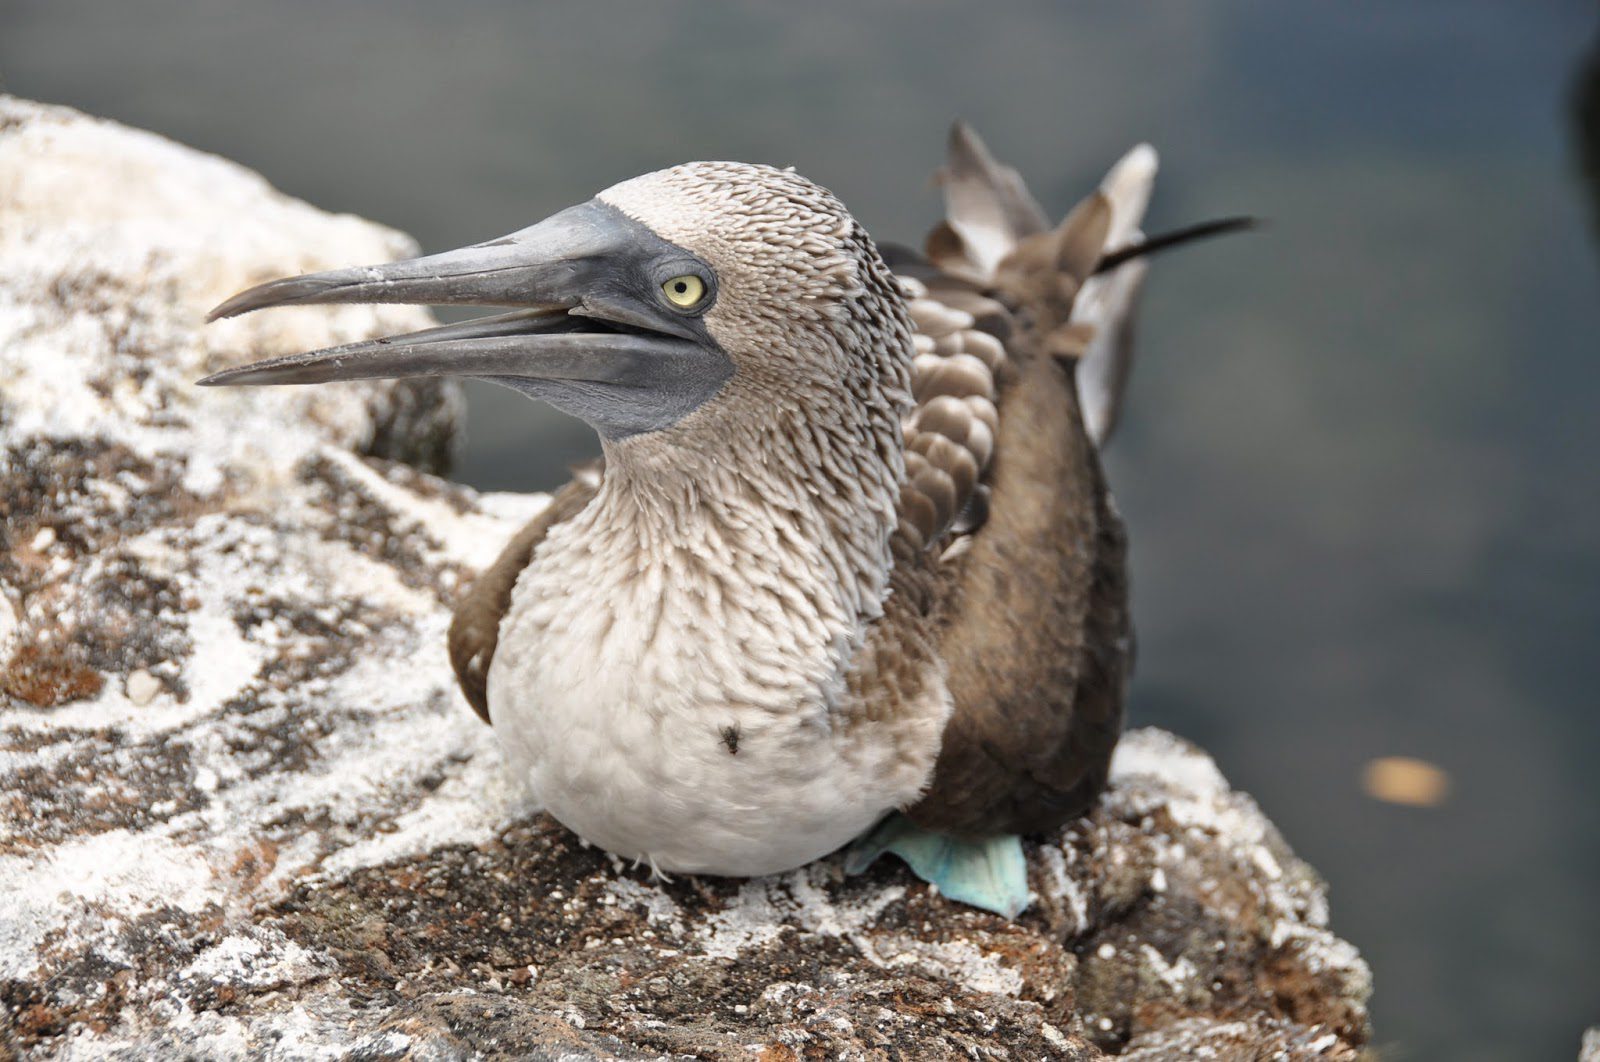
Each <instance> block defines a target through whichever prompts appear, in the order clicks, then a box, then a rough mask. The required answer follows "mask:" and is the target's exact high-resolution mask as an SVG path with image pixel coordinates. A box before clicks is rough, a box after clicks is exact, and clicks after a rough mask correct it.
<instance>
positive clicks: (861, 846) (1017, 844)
mask: <svg viewBox="0 0 1600 1062" xmlns="http://www.w3.org/2000/svg"><path fill="white" fill-rule="evenodd" d="M885 852H893V853H894V854H895V855H897V856H899V857H900V858H901V859H903V860H905V862H906V865H907V866H909V867H910V868H911V872H912V873H913V874H915V875H916V876H917V877H919V878H921V879H922V880H923V881H926V882H927V883H928V884H930V885H933V886H936V887H937V888H938V890H939V892H940V893H942V894H943V895H945V896H948V897H950V898H951V899H952V900H959V901H960V902H961V903H964V904H969V905H971V906H973V907H980V908H982V909H983V910H985V911H993V912H994V913H995V914H998V915H1004V916H1005V917H1007V918H1015V917H1017V915H1019V914H1021V913H1022V912H1023V911H1024V910H1025V909H1026V908H1027V906H1028V901H1029V895H1028V861H1027V859H1026V858H1024V857H1023V854H1022V838H1020V837H1018V836H1016V835H1015V834H1006V835H1003V836H999V837H986V838H984V839H983V840H979V841H962V840H957V839H956V838H954V837H946V836H945V835H944V834H941V833H934V832H932V831H930V830H924V829H922V828H921V827H919V826H915V825H913V824H912V822H911V820H910V819H908V818H906V817H905V816H904V815H900V814H894V815H890V816H889V817H888V818H886V819H884V820H883V821H882V822H880V823H878V825H876V826H874V827H873V828H872V829H871V830H869V831H868V832H867V833H865V834H863V835H862V836H861V837H860V838H858V839H857V840H856V842H855V843H854V844H852V845H851V846H850V851H849V852H848V853H847V854H846V856H845V863H844V869H845V873H847V874H859V873H861V872H862V871H863V870H866V869H867V868H868V867H870V866H871V865H872V864H873V863H874V862H875V861H876V860H877V858H878V857H879V856H881V855H883V853H885Z"/></svg>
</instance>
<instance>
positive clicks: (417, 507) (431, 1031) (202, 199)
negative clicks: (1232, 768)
mask: <svg viewBox="0 0 1600 1062" xmlns="http://www.w3.org/2000/svg"><path fill="white" fill-rule="evenodd" d="M409 250H410V247H409V245H408V243H407V241H406V240H405V239H404V238H403V237H401V236H399V235H397V234H395V233H393V232H389V231H387V230H384V229H381V228H378V227H376V226H374V225H371V224H369V223H367V222H364V221H361V220H358V219H354V218H349V217H331V216H328V215H326V214H322V213H320V212H318V211H315V210H313V209H311V208H309V207H307V206H305V205H304V204H301V203H298V202H294V201H292V200H289V199H286V198H284V197H283V196H281V195H278V194H277V193H275V192H273V191H272V190H271V189H270V188H268V187H267V186H266V185H265V184H264V183H263V182H262V181H261V180H260V179H259V178H258V177H256V176H254V175H252V174H250V173H247V172H245V171H243V170H241V169H239V168H238V167H236V166H234V165H232V164H229V163H227V162H223V161H221V160H218V159H215V158H211V157H207V156H204V155H200V154H197V153H195V152H192V151H189V150H187V149H184V148H181V147H177V146H175V145H173V144H170V143H168V142H165V141H163V140H161V139H159V138H156V137H153V136H150V135H148V134H145V133H140V132H136V131H131V130H127V129H124V128H121V127H118V126H115V125H111V124H109V123H104V122H98V121H94V120H91V119H87V118H84V117H82V116H80V115H77V114H75V113H73V112H70V111H66V110H62V109H57V108H48V107H41V106H39V105H35V104H31V103H27V102H24V101H20V100H16V99H8V98H0V381H3V383H0V514H3V518H4V519H3V526H0V536H3V537H0V661H3V662H4V670H3V672H0V807H3V808H4V816H3V820H0V1005H3V1008H4V1011H3V1014H4V1017H3V1027H0V1055H4V1054H6V1053H17V1054H35V1053H37V1054H42V1055H60V1056H65V1057H79V1056H84V1057H87V1056H94V1057H100V1056H108V1055H109V1056H116V1057H136V1056H137V1057H147V1056H158V1057H165V1056H180V1055H182V1056H190V1057H232V1056H242V1055H269V1056H272V1057H278V1058H302V1057H346V1056H348V1057H360V1058H369V1059H381V1058H457V1057H473V1056H490V1057H493V1056H502V1055H504V1056H532V1057H546V1058H556V1057H562V1058H579V1059H582V1058H613V1057H615V1058H653V1057H678V1056H688V1057H703V1058H726V1059H740V1058H761V1059H768V1060H779V1059H796V1058H800V1057H805V1058H832V1057H857V1058H868V1057H870V1058H955V1057H960V1058H1007V1057H1011V1058H1066V1059H1092V1058H1099V1057H1102V1054H1103V1053H1109V1054H1123V1055H1126V1056H1128V1057H1133V1058H1142V1059H1160V1058H1177V1057H1211V1058H1264V1057H1285V1058H1302V1057H1317V1058H1347V1057H1353V1056H1354V1055H1356V1054H1357V1053H1358V1052H1359V1051H1360V1050H1361V1048H1362V1045H1363V1044H1364V1043H1365V1042H1366V1039H1367V1018H1366V1010H1365V1001H1366V998H1367V995H1368V992H1369V982H1368V974H1367V970H1366V967H1365V965H1364V964H1363V963H1362V961H1361V959H1360V958H1359V956H1358V955H1357V954H1356V952H1355V951H1354V949H1353V948H1351V947H1350V946H1349V945H1348V944H1345V943H1344V942H1343V941H1341V940H1339V939H1338V938H1336V937H1335V936H1333V935H1332V934H1331V933H1330V932H1329V931H1328V929H1327V921H1328V912H1327V907H1326V901H1325V897H1324V890H1323V887H1322V885H1321V884H1320V882H1319V881H1318V880H1317V878H1316V876H1315V875H1314V874H1313V872H1312V871H1311V870H1310V869H1309V868H1308V867H1307V866H1306V865H1305V864H1303V863H1301V862H1300V861H1299V860H1298V859H1296V858H1295V857H1294V855H1293V854H1292V853H1291V852H1290V851H1289V849H1288V848H1287V846H1286V845H1285V844H1284V842H1283V840H1282V839H1281V838H1280V837H1279V836H1278V834H1277V832H1276V831H1275V830H1274V829H1273V827H1272V825H1271V824H1270V823H1269V822H1268V821H1267V820H1266V819H1265V818H1264V817H1263V816H1262V815H1261V813H1260V811H1259V810H1258V809H1257V808H1256V806H1255V805H1254V804H1253V803H1252V802H1251V800H1250V799H1249V798H1248V797H1246V796H1243V795H1241V794H1238V793H1234V792H1232V791H1231V790H1230V789H1229V788H1228V786H1227V784H1226V783H1225V782H1224V781H1223V779H1222V777H1221V776H1220V775H1219V774H1218V772H1217V770H1216V768H1215V767H1214V766H1213V764H1212V763H1211V761H1210V760H1209V759H1208V758H1207V757H1206V756H1205V755H1204V754H1203V753H1201V752H1200V751H1199V750H1197V749H1195V748H1193V747H1192V746H1189V745H1187V744H1185V743H1184V742H1182V741H1180V740H1178V739H1176V738H1174V737H1172V736H1170V735H1168V734H1165V733H1162V732H1159V731H1153V730H1144V731H1136V732H1134V733H1132V734H1130V735H1129V736H1128V737H1127V739H1126V740H1125V741H1124V743H1123V746H1122V749H1121V751H1120V752H1119V754H1118V757H1117V760H1116V767H1115V773H1114V781H1113V786H1112V789H1111V791H1110V793H1109V794H1108V796H1107V798H1106V800H1105V801H1104V802H1103V804H1102V806H1101V807H1100V808H1099V809H1098V810H1096V811H1095V812H1094V814H1093V815H1092V816H1090V817H1089V818H1087V819H1086V820H1084V821H1082V822H1081V823H1079V824H1077V825H1076V826H1074V827H1073V828H1072V829H1070V830H1068V831H1066V832H1065V833H1064V834H1063V835H1062V836H1060V837H1057V838H1052V839H1050V840H1049V841H1048V842H1046V843H1041V844H1039V845H1037V846H1035V847H1034V848H1033V849H1032V852H1031V860H1032V873H1033V887H1034V889H1035V891H1036V893H1037V903H1036V904H1035V906H1034V907H1033V908H1032V909H1031V910H1030V911H1028V912H1027V913H1026V914H1025V915H1024V916H1023V917H1022V918H1020V919H1019V920H1018V921H1017V922H1015V923H1008V922H1006V921H1004V920H1002V919H1000V918H997V917H994V916H991V915H987V914H983V913H980V912H976V911H973V910H969V909H965V908H962V907H959V906H956V905H953V904H951V903H949V902H948V901H945V900H944V899H942V898H940V897H939V896H937V895H935V894H931V893H930V891H929V890H928V889H927V888H926V887H925V886H923V885H922V884H921V883H919V882H916V881H915V880H914V879H912V878H910V877H909V876H908V875H907V874H906V873H905V872H904V871H903V870H902V869H901V868H899V867H898V866H896V865H894V864H892V863H890V862H884V863H882V864H880V865H879V866H877V867H875V868H874V869H873V870H872V871H871V872H870V873H868V874H867V875H865V876H863V877H860V878H845V877H843V876H842V874H841V872H840V869H839V866H838V863H837V861H831V860H829V861H823V862H821V863H819V864H817V865H814V866H812V867H809V868H807V869H805V870H803V871H800V872H796V873H793V874H789V875H785V876H782V877H777V878H773V879H768V880H760V881H750V882H742V883H741V882H728V881H713V880H698V881H697V880H692V879H682V880H677V881H673V882H671V883H656V882H652V881H650V880H649V878H648V877H647V875H646V874H645V873H643V872H641V871H640V870H638V869H635V868H631V867H626V866H621V865H618V864H617V862H616V861H615V860H613V859H611V858H609V857H607V856H606V855H604V854H603V853H601V852H598V851H595V850H592V849H586V848H584V847H583V846H582V845H581V844H579V843H578V842H577V841H576V840H575V839H574V838H573V837H572V836H571V835H569V834H567V833H566V832H565V831H563V830H562V829H561V828H559V827H558V826H556V825H554V824H553V823H551V822H550V821H549V820H547V819H545V818H542V817H540V816H538V815H537V814H536V813H535V812H534V811H533V810H532V809H530V808H528V807H527V806H526V805H525V804H524V803H523V801H522V799H521V798H520V797H519V795H518V794H517V793H516V792H515V791H514V790H513V788H511V786H510V785H509V784H508V783H507V782H506V781H505V780H504V779H503V777H502V775H501V773H500V765H499V757H498V754H497V752H496V750H495V748H494V745H493V742H492V740H491V736H490V734H489V732H488V731H487V730H486V729H485V728H483V727H482V726H481V725H480V724H479V723H478V722H477V721H476V719H474V718H473V717H472V716H471V714H470V713H469V712H468V711H466V709H465V708H464V706H463V705H462V704H461V703H460V702H459V700H458V697H457V694H456V693H455V691H454V688H453V683H452V681H451V678H450V674H449V668H448V666H447V664H446V660H445V654H444V648H443V647H444V637H443V635H444V629H445V625H446V622H447V610H448V603H449V601H450V600H451V598H452V596H453V595H454V593H455V592H456V590H457V588H458V587H459V586H460V585H461V582H462V580H463V578H465V577H466V576H467V575H468V574H469V573H470V572H471V571H472V570H474V569H475V568H476V567H477V566H479V565H481V564H483V563H484V562H485V561H486V560H487V559H488V558H490V557H491V556H492V554H493V552H494V551H495V549H496V548H497V547H498V545H499V544H500V542H501V541H502V540H503V539H504V537H505V536H506V535H507V534H508V533H509V531H510V529H511V528H512V527H513V526H514V524H515V523H516V522H517V521H518V520H520V519H525V518H526V517H527V516H528V515H529V514H530V513H531V512H532V511H534V510H535V509H536V508H537V506H538V505H540V504H542V499H539V498H513V497H503V496H483V495H477V494H474V493H472V492H471V491H468V490H465V489H463V488H460V487H457V486H453V485H451V484H448V483H446V482H443V481H441V480H439V479H435V478H433V477H432V476H430V475H427V474H425V473H424V472H421V471H418V470H417V469H416V468H414V467H412V466H413V465H417V464H423V465H427V464H430V463H435V462H437V461H439V460H441V459H442V457H443V456H444V454H445V453H446V451H447V449H448V445H449V439H450V437H451V433H452V430H453V427H454V422H455V419H456V416H457V410H458V407H459V403H458V400H457V398H456V397H455V395H454V393H453V392H452V391H451V390H449V389H448V388H447V387H441V386H438V385H434V384H425V385H404V386H401V385H393V384H371V385H365V386H354V385H351V386H343V387H335V388H322V389H309V390H299V389H283V390H262V391H255V390H244V391H236V392H228V391H204V390H199V389H196V388H193V387H192V386H190V381H192V380H193V379H194V378H196V377H197V376H200V375H202V374H203V373H205V372H207V371H211V370H214V369H217V368H220V367H223V366H225V365H229V364H236V363H238V362H241V361H244V360H246V359H249V358H255V357H261V356H265V355H268V354H274V353H279V352H282V351H287V350H291V349H298V348H304V347H309V346H316V345H324V344H328V343H333V342H339V341H345V340H353V339H358V338H363V337H366V336H369V335H372V334H375V333H379V332H386V331H395V330H400V329H405V328H412V327H417V326H419V325H421V324H422V323H423V321H424V316H423V315H422V314H421V313H420V312H419V311H415V310H406V309H377V310H375V309H369V308H362V307H349V308H341V309H306V310H298V311H280V312H274V313H272V314H264V315H260V316H257V317H249V318H245V319H243V320H240V321H230V322H226V323H223V324H218V325H214V326H204V325H202V323H201V321H202V317H203V314H204V311H205V310H206V308H208V307H209V306H211V305H212V304H214V303H215V302H217V301H219V300H220V299H221V298H222V297H223V296H225V295H227V294H229V293H231V292H232V291H234V290H237V289H238V288H241V287H243V286H245V285H247V284H249V283H252V282H255V281H258V280H261V279H264V278H266V277H270V276H275V275H279V274H283V273H288V272H296V271H302V270H308V269H314V268H324V267H330V266H335V265H344V264H351V263H356V262H364V261H371V260H376V259H380V258H382V257H384V256H388V255H394V254H399V253H402V252H406V251H409ZM401 462H409V464H407V463H401Z"/></svg>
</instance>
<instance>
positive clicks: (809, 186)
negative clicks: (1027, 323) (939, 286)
mask: <svg viewBox="0 0 1600 1062" xmlns="http://www.w3.org/2000/svg"><path fill="white" fill-rule="evenodd" d="M596 198H597V199H598V200H599V201H600V202H602V203H606V204H608V205H610V206H613V207H615V208H617V209H618V210H620V211H622V212H623V213H624V214H626V215H627V216H628V217H630V218H632V219H634V220H636V221H638V222H639V223H641V224H643V225H645V226H646V227H648V228H649V229H650V230H651V231H653V232H654V233H655V234H656V235H658V236H660V237H661V238H662V239H663V240H666V241H668V242H670V243H673V244H675V245H677V246H679V247H682V248H683V249H685V250H687V251H690V252H692V253H693V254H695V255H697V256H698V257H700V258H701V259H703V260H704V261H705V263H706V264H707V265H709V266H710V267H711V269H712V270H713V271H714V272H715V274H716V280H717V294H716V301H715V304H714V305H712V306H711V308H710V309H709V310H707V311H706V312H705V315H704V318H705V322H706V327H707V330H708V331H709V332H710V333H711V335H712V336H713V337H714V338H715V339H716V340H717V342H718V343H719V344H720V345H721V346H722V348H723V349H724V350H725V351H726V352H727V353H728V355H729V356H730V358H732V359H733V361H734V365H735V378H736V381H737V382H738V383H739V384H740V386H736V387H734V388H732V391H733V394H732V395H730V396H729V397H730V398H735V399H738V400H743V401H748V400H752V399H756V400H759V399H760V398H761V397H766V398H768V399H771V400H774V401H780V402H782V403H784V404H789V403H791V402H792V401H794V400H795V399H797V398H798V399H802V400H803V399H805V398H807V397H812V398H817V399H821V398H822V397H823V395H822V394H821V393H820V391H831V392H833V393H834V395H835V396H837V397H843V396H849V397H850V398H852V399H853V400H855V401H857V402H862V403H870V404H871V405H872V406H874V407H879V408H877V409H875V410H874V411H875V412H879V413H881V414H882V415H884V416H889V415H893V416H894V417H898V415H899V413H900V411H901V409H902V408H903V406H904V404H905V403H907V402H909V400H910V397H909V395H910V389H909V368H910V360H911V356H912V350H911V325H910V321H909V318H908V317H907V315H906V310H905V306H904V300H903V298H902V297H901V295H900V291H899V287H898V285H897V284H896V282H895V280H894V278H893V277H892V276H891V275H890V273H889V270H888V267H887V266H885V265H884V263H883V260H882V259H881V258H880V257H879V255H878V252H877V249H876V248H875V247H874V246H873V244H872V240H871V239H870V238H869V237H868V236H867V234H866V232H865V230H863V229H862V227H861V226H860V225H859V224H857V222H856V220H855V219H854V218H853V217H851V216H850V213H849V211H847V210H846V209H845V208H844V205H843V204H842V203H840V202H839V200H837V199H836V198H834V196H833V195H832V193H830V192H828V191H827V190H826V189H824V188H821V187H819V186H818V185H816V184H813V183H812V182H811V181H809V180H807V179H806V178H804V177H802V176H800V175H799V174H797V173H795V172H794V171H792V170H781V169H776V168H774V167H771V166H757V165H751V164H748V163H740V162H692V163H687V164H684V165H681V166H674V167H672V168H670V169H665V170H660V171H657V172H655V173H649V174H645V175H644V176H642V177H635V178H633V179H632V180H629V181H624V182H622V183H621V184H618V185H615V186H613V187H611V188H609V189H607V190H606V191H604V192H601V193H600V194H599V195H598V196H597V197H596ZM796 387H802V388H816V389H820V390H819V393H817V394H814V395H809V396H808V395H804V394H802V395H795V394H794V393H793V392H794V388H796ZM750 412H752V413H754V412H756V411H755V410H751V411H750Z"/></svg>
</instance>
